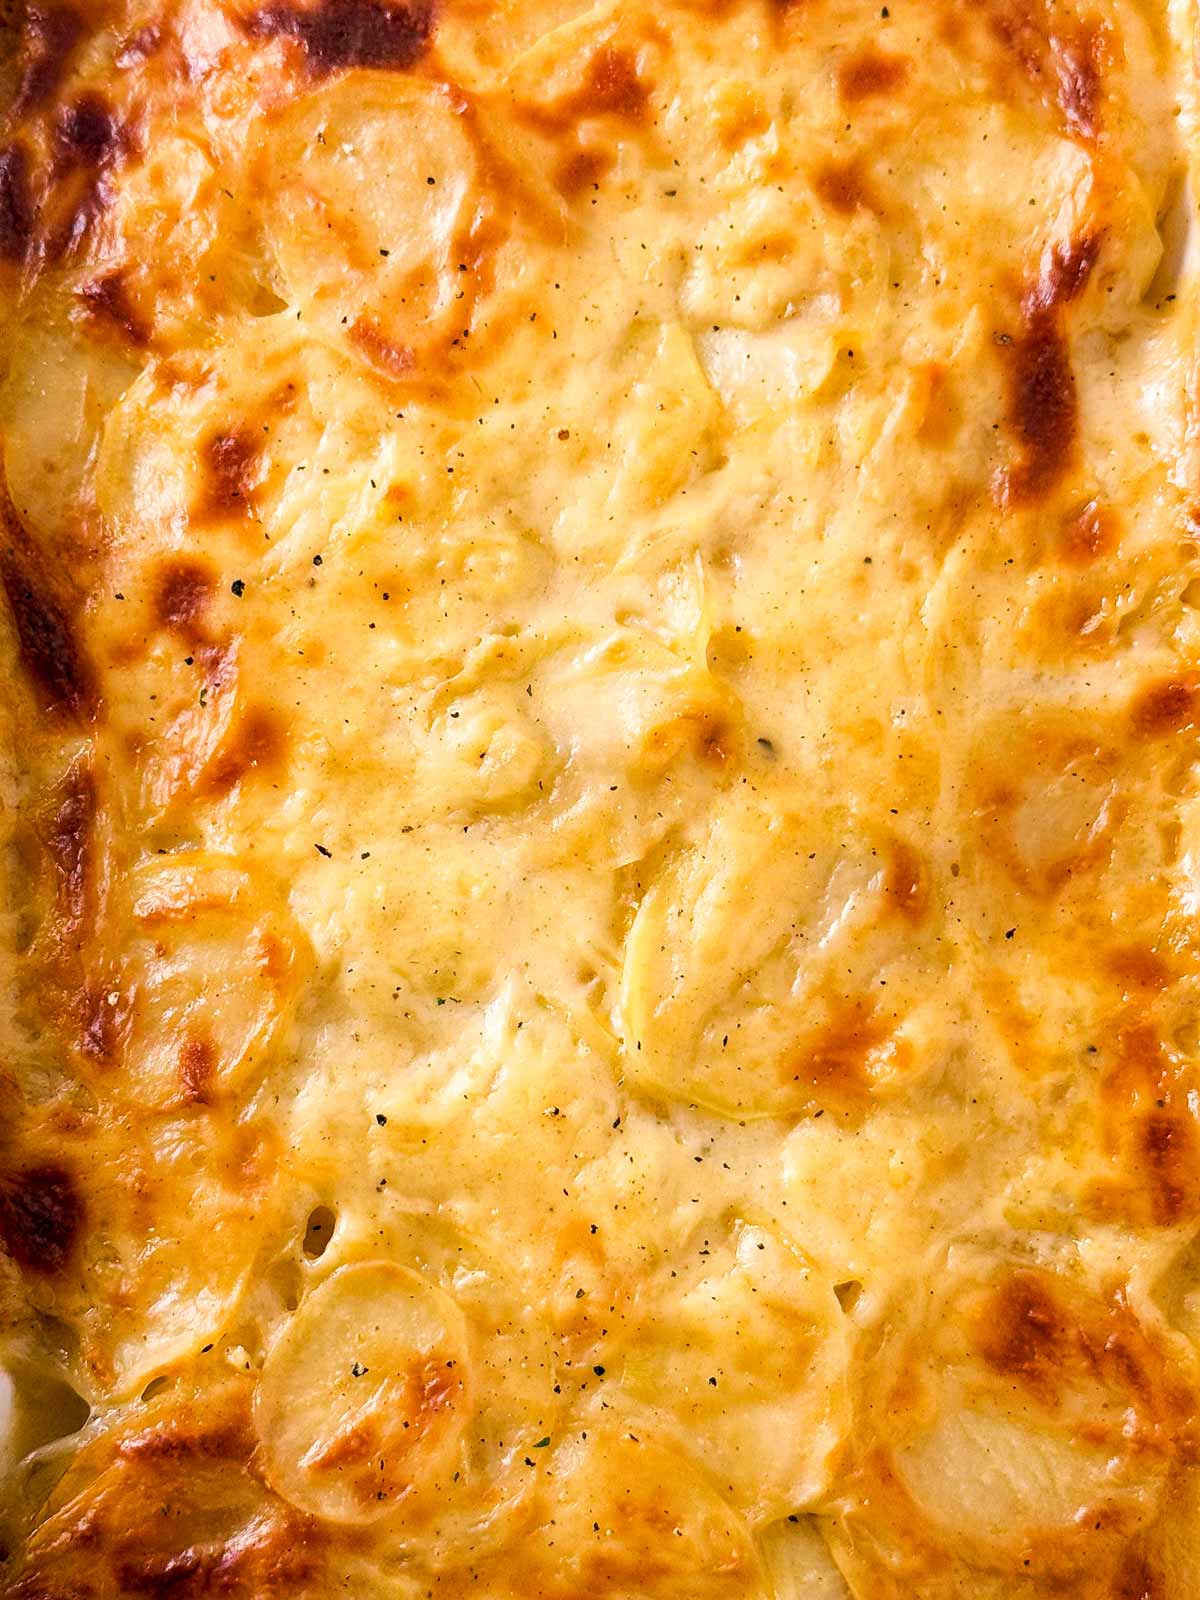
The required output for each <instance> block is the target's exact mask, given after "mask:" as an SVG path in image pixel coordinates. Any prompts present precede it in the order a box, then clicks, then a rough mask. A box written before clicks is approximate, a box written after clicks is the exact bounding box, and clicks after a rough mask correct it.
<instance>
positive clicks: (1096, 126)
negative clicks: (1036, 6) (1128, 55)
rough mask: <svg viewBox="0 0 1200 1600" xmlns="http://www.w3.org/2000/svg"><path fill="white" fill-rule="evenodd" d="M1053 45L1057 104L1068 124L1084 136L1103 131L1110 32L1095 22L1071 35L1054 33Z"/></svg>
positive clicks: (1088, 137) (1094, 135)
mask: <svg viewBox="0 0 1200 1600" xmlns="http://www.w3.org/2000/svg"><path fill="white" fill-rule="evenodd" d="M1050 49H1051V54H1052V56H1053V60H1054V76H1055V81H1056V84H1057V87H1058V104H1059V107H1060V109H1061V111H1062V113H1063V116H1064V117H1065V119H1066V123H1067V127H1068V128H1069V129H1070V130H1071V132H1072V133H1076V134H1079V135H1081V136H1082V137H1083V138H1085V139H1094V138H1095V137H1096V135H1097V134H1098V133H1099V132H1100V106H1101V99H1102V96H1103V90H1104V79H1103V69H1104V66H1105V65H1106V61H1107V56H1108V36H1107V34H1106V32H1105V31H1104V29H1103V28H1101V27H1099V26H1096V25H1094V24H1093V25H1090V26H1086V27H1084V28H1082V29H1080V30H1079V31H1078V32H1077V33H1076V34H1075V36H1074V37H1071V38H1068V37H1065V36H1063V35H1059V34H1055V35H1054V36H1053V37H1052V38H1051V41H1050Z"/></svg>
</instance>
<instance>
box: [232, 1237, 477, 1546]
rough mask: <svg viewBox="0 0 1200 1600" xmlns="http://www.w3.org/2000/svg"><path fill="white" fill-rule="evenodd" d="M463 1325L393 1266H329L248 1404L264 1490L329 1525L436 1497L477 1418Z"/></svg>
mask: <svg viewBox="0 0 1200 1600" xmlns="http://www.w3.org/2000/svg"><path fill="white" fill-rule="evenodd" d="M472 1372H473V1362H472V1356H471V1338H470V1334H469V1332H468V1329H467V1323H466V1319H465V1317H464V1316H463V1313H462V1311H461V1310H460V1308H459V1307H458V1305H457V1304H456V1303H455V1301H454V1300H453V1299H452V1298H451V1297H450V1296H449V1295H448V1294H446V1293H444V1292H443V1291H442V1290H441V1289H439V1288H438V1287H437V1286H436V1285H435V1284H433V1283H431V1282H430V1281H429V1280H428V1279H427V1278H424V1277H422V1276H421V1275H420V1274H419V1273H416V1272H413V1271H411V1270H410V1269H409V1268H407V1267H402V1266H399V1265H396V1264H395V1263H393V1262H386V1261H374V1262H360V1263H357V1264H355V1265H352V1266H346V1267H342V1268H340V1269H339V1270H338V1271H336V1272H335V1273H334V1274H333V1275H332V1277H330V1278H328V1279H327V1280H326V1281H325V1282H324V1283H323V1284H321V1286H320V1287H319V1288H318V1289H316V1290H315V1291H314V1292H313V1293H312V1294H311V1295H310V1296H309V1297H308V1299H307V1300H306V1301H305V1302H304V1304H303V1306H302V1308H301V1309H300V1311H299V1312H298V1313H297V1315H296V1316H295V1318H294V1319H293V1320H292V1322H291V1323H289V1325H288V1326H287V1327H286V1328H285V1329H284V1331H283V1333H282V1334H281V1335H280V1337H279V1339H278V1340H277V1341H276V1343H275V1344H274V1345H273V1347H272V1349H271V1351H270V1354H269V1355H268V1357H267V1362H266V1365H265V1366H264V1368H263V1373H262V1380H261V1382H260V1384H259V1387H258V1391H257V1393H256V1396H255V1402H254V1420H255V1426H256V1428H257V1430H258V1434H259V1438H260V1439H261V1441H262V1447H263V1463H264V1471H265V1473H266V1477H267V1480H268V1482H269V1483H270V1484H271V1486H272V1487H273V1488H274V1489H276V1490H277V1491H278V1492H279V1493H280V1494H282V1495H284V1496H285V1497H286V1498H287V1499H288V1500H290V1501H291V1502H292V1504H293V1505H296V1506H298V1507H300V1508H301V1509H302V1510H304V1511H308V1512H311V1513H312V1514H313V1515H314V1516H318V1517H323V1518H325V1519H327V1520H329V1521H332V1522H341V1523H367V1522H374V1521H375V1520H376V1519H377V1518H379V1517H383V1516H386V1515H388V1514H389V1513H390V1512H393V1511H395V1510H396V1509H397V1507H399V1506H402V1505H404V1504H405V1503H406V1502H408V1501H410V1500H412V1499H414V1498H417V1497H422V1496H429V1495H430V1494H433V1495H434V1496H436V1495H437V1494H438V1492H439V1491H440V1489H441V1488H443V1487H444V1482H445V1479H446V1478H447V1476H448V1475H449V1470H450V1467H451V1463H452V1461H453V1460H454V1457H455V1453H456V1446H457V1444H458V1441H459V1439H460V1438H461V1436H462V1433H463V1430H464V1429H465V1428H466V1426H467V1423H468V1420H469V1419H470V1417H471V1415H472V1411H473V1393H472V1390H473V1379H472Z"/></svg>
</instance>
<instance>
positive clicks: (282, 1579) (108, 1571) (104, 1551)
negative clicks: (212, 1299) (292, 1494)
mask: <svg viewBox="0 0 1200 1600" xmlns="http://www.w3.org/2000/svg"><path fill="white" fill-rule="evenodd" d="M251 1387H252V1386H251V1384H250V1382H249V1381H248V1380H247V1379H245V1378H244V1377H243V1378H241V1379H240V1380H239V1378H237V1377H233V1376H231V1375H230V1374H229V1373H228V1371H226V1372H225V1373H224V1374H223V1375H222V1374H221V1373H220V1372H211V1373H209V1374H206V1377H205V1380H204V1381H202V1382H196V1383H192V1382H189V1381H186V1380H184V1381H183V1382H181V1383H180V1384H179V1385H178V1386H175V1385H168V1386H167V1387H166V1389H165V1390H164V1391H163V1392H162V1393H160V1394H158V1395H156V1396H155V1397H154V1398H153V1399H151V1400H150V1401H149V1402H148V1403H145V1404H135V1405H133V1406H131V1407H129V1408H126V1409H124V1410H123V1411H119V1412H117V1413H116V1414H115V1415H112V1416H110V1417H108V1418H106V1419H105V1420H104V1422H103V1423H101V1422H96V1423H94V1424H93V1425H91V1426H90V1427H89V1428H88V1429H87V1430H86V1432H85V1433H84V1434H82V1435H81V1436H80V1437H79V1439H78V1440H77V1441H76V1442H77V1445H78V1448H77V1450H76V1453H75V1454H74V1456H73V1458H72V1459H71V1461H70V1463H69V1465H67V1469H66V1471H65V1472H63V1471H62V1467H63V1465H64V1463H63V1462H62V1461H61V1460H60V1461H59V1462H58V1463H57V1464H56V1475H57V1481H54V1475H55V1466H54V1464H52V1463H51V1462H49V1461H46V1463H45V1468H48V1469H50V1472H51V1474H52V1476H51V1488H50V1492H49V1498H48V1500H47V1502H46V1504H45V1505H44V1506H43V1507H40V1508H39V1510H40V1515H41V1519H42V1520H41V1521H40V1523H39V1525H38V1526H37V1527H36V1529H35V1531H34V1532H33V1533H32V1535H31V1537H30V1538H29V1539H28V1541H27V1542H26V1544H25V1545H24V1548H23V1550H22V1555H21V1560H20V1564H19V1566H17V1567H16V1569H15V1570H14V1571H13V1572H12V1587H11V1589H10V1593H11V1594H12V1595H13V1596H14V1597H16V1596H20V1597H22V1600H33V1597H34V1596H36V1595H41V1594H49V1593H54V1594H87V1595H89V1596H92V1597H94V1600H123V1597H125V1596H128V1595H130V1594H148V1593H155V1592H163V1591H169V1590H170V1589H171V1588H174V1587H176V1586H178V1585H179V1584H184V1585H186V1586H188V1587H191V1586H194V1585H204V1586H208V1585H209V1584H210V1583H213V1582H219V1584H220V1587H221V1588H222V1590H223V1591H224V1592H225V1593H228V1594H230V1595H237V1596H243V1595H245V1596H248V1595H251V1594H263V1593H269V1592H270V1591H271V1590H272V1589H273V1588H276V1587H277V1586H285V1587H286V1588H288V1589H290V1590H292V1591H293V1592H297V1591H298V1589H299V1586H300V1585H301V1584H302V1583H303V1582H304V1581H305V1580H306V1579H309V1578H311V1577H312V1576H313V1573H314V1572H315V1570H316V1564H317V1563H316V1558H317V1555H318V1551H317V1547H316V1546H315V1544H314V1543H313V1542H312V1540H311V1538H310V1532H311V1530H310V1528H309V1527H306V1526H305V1521H304V1519H303V1518H302V1517H299V1516H297V1515H296V1514H295V1513H294V1512H292V1510H291V1509H290V1507H288V1506H286V1505H285V1504H283V1503H282V1502H281V1501H279V1500H278V1499H277V1498H276V1497H275V1496H274V1495H273V1494H272V1493H271V1492H270V1490H269V1489H268V1488H266V1487H265V1486H264V1484H263V1482H262V1480H261V1478H260V1476H259V1475H258V1474H257V1473H256V1472H255V1471H254V1470H252V1467H251V1463H250V1455H251V1451H252V1450H253V1447H254V1438H253V1433H252V1430H251V1428H250V1426H249V1417H248V1410H249V1395H250V1390H251ZM28 1466H29V1468H30V1469H31V1470H33V1471H35V1472H36V1470H37V1466H38V1463H37V1462H36V1460H33V1459H31V1460H30V1462H29V1463H28ZM44 1475H45V1473H44V1472H43V1476H44ZM218 1575H219V1578H218Z"/></svg>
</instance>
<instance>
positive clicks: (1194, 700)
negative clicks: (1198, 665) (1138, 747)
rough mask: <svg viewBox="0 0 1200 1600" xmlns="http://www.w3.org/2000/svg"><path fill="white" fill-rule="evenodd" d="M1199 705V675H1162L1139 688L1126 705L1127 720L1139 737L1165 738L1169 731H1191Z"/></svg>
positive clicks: (1194, 724)
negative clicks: (1129, 704)
mask: <svg viewBox="0 0 1200 1600" xmlns="http://www.w3.org/2000/svg"><path fill="white" fill-rule="evenodd" d="M1198 709H1200V679H1197V678H1196V677H1195V676H1194V675H1192V674H1189V675H1187V676H1185V677H1175V678H1164V679H1162V681H1161V682H1159V683H1153V684H1150V685H1149V687H1148V688H1145V689H1142V690H1139V692H1138V693H1137V694H1136V695H1135V696H1134V698H1133V703H1132V704H1131V706H1130V708H1129V722H1130V726H1131V728H1132V729H1133V732H1134V733H1135V734H1136V735H1137V737H1138V738H1140V739H1165V738H1168V737H1169V736H1170V735H1171V734H1176V733H1193V732H1195V728H1196V713H1197V710H1198Z"/></svg>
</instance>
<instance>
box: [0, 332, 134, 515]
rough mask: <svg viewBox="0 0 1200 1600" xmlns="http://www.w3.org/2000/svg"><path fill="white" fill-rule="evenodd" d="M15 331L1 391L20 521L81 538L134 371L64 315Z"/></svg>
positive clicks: (0, 426)
mask: <svg viewBox="0 0 1200 1600" xmlns="http://www.w3.org/2000/svg"><path fill="white" fill-rule="evenodd" d="M54 309H57V311H58V315H57V316H53V317H52V316H51V308H49V307H45V308H43V314H42V315H41V316H33V317H31V318H30V319H29V321H27V322H25V323H22V324H20V325H18V327H17V328H16V329H15V330H14V331H13V333H12V335H11V338H10V342H9V347H8V349H7V350H6V351H5V355H6V358H7V372H8V376H7V378H6V380H5V382H4V385H3V387H2V388H0V437H2V438H3V463H4V468H3V469H4V473H5V476H6V478H7V480H8V489H9V493H10V494H11V496H12V501H13V504H14V506H15V507H16V509H17V511H18V513H19V515H20V516H21V517H22V518H23V519H24V520H25V521H26V522H27V523H28V524H29V526H30V527H31V528H33V529H35V530H36V531H37V532H38V533H39V534H41V535H42V536H43V537H46V538H54V537H62V536H70V535H72V534H75V533H78V531H79V518H80V515H81V511H82V510H83V509H84V505H83V497H84V496H85V495H86V494H88V493H89V492H90V488H91V480H92V474H93V471H94V468H95V465H96V456H97V451H98V448H99V443H100V438H101V434H102V430H103V427H104V424H105V421H106V420H107V417H108V415H109V413H110V412H111V410H112V409H113V407H114V406H115V405H116V404H117V402H118V400H119V399H120V397H121V394H122V392H123V391H124V390H125V388H126V387H127V386H128V385H129V384H130V383H131V382H132V381H133V379H134V377H135V375H136V372H137V368H136V366H135V365H134V364H133V362H132V361H130V360H127V359H126V358H125V357H124V356H123V355H122V353H121V352H120V351H119V350H113V349H109V348H106V347H105V346H103V345H98V344H97V343H96V342H95V341H94V340H92V341H88V340H86V339H85V338H84V337H83V336H82V334H81V332H80V331H79V330H77V329H76V328H74V327H72V325H71V324H70V323H69V322H68V321H66V319H65V315H64V311H63V308H62V307H61V306H59V307H57V308H54Z"/></svg>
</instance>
